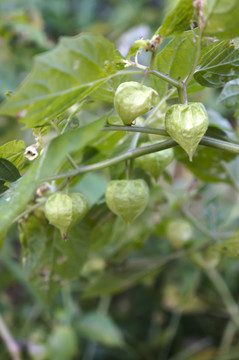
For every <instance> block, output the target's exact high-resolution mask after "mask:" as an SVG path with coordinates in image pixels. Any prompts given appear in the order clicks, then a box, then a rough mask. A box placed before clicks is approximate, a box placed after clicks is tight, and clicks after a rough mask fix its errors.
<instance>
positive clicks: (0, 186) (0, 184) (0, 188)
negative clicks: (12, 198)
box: [0, 180, 8, 194]
mask: <svg viewBox="0 0 239 360" xmlns="http://www.w3.org/2000/svg"><path fill="white" fill-rule="evenodd" d="M4 184H5V181H2V180H0V194H2V193H3V192H4V191H6V190H7V189H8V187H7V186H5V185H4Z"/></svg>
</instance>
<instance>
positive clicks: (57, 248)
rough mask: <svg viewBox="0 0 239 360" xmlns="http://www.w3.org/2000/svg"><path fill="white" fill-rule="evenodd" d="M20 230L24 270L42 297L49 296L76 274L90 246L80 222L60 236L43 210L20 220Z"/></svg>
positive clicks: (84, 228) (75, 276) (85, 231)
mask: <svg viewBox="0 0 239 360" xmlns="http://www.w3.org/2000/svg"><path fill="white" fill-rule="evenodd" d="M37 214H38V216H37ZM39 214H40V215H39ZM19 232H20V241H21V246H22V262H23V266H24V270H25V272H26V274H27V276H28V278H29V280H30V281H31V282H32V284H33V285H34V287H35V288H36V289H37V290H38V292H40V293H41V294H42V296H43V298H46V299H49V298H52V297H53V296H54V295H55V294H56V292H57V291H58V290H59V289H60V288H62V287H63V286H65V285H66V284H67V283H68V281H70V280H74V279H77V278H78V276H79V274H80V271H81V268H82V266H83V264H84V262H85V260H86V259H87V253H88V247H89V242H88V231H87V228H86V227H85V226H84V225H83V224H82V223H81V224H80V225H79V226H75V227H74V228H72V230H70V231H69V233H68V239H67V240H63V239H62V238H61V235H60V232H59V230H57V229H56V228H55V227H53V226H52V225H49V223H48V221H47V220H46V219H45V217H44V213H42V214H41V212H40V213H39V212H38V213H36V214H33V215H31V216H30V217H29V218H28V219H27V220H26V221H23V222H21V224H20V226H19Z"/></svg>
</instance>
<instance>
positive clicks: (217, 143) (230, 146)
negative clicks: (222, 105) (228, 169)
mask: <svg viewBox="0 0 239 360" xmlns="http://www.w3.org/2000/svg"><path fill="white" fill-rule="evenodd" d="M107 130H108V131H128V132H141V133H145V134H155V135H164V136H169V135H168V133H167V131H166V130H163V129H153V128H147V127H140V126H120V125H112V126H111V125H110V126H107V127H106V128H103V129H102V131H107ZM200 145H205V146H208V147H212V148H215V149H219V150H223V151H229V152H231V153H233V154H239V145H238V144H235V143H231V142H228V141H223V140H219V139H215V138H212V137H209V136H203V138H202V140H201V141H200Z"/></svg>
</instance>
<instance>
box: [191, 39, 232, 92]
mask: <svg viewBox="0 0 239 360" xmlns="http://www.w3.org/2000/svg"><path fill="white" fill-rule="evenodd" d="M238 76H239V49H235V48H234V45H233V44H231V43H230V42H229V41H219V42H215V43H214V44H212V45H209V46H208V47H207V48H205V49H204V50H203V52H202V55H201V59H200V63H199V66H198V67H197V69H196V71H195V73H194V78H195V80H196V81H197V82H198V83H199V84H200V85H202V86H207V87H222V86H223V85H224V84H225V83H226V82H228V81H230V80H233V79H235V78H237V77H238Z"/></svg>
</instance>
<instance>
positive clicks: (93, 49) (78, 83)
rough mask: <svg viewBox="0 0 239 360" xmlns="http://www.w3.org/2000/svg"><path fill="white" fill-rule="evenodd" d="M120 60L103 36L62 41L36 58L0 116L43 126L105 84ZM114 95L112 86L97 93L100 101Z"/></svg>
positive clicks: (81, 36) (63, 39)
mask: <svg viewBox="0 0 239 360" xmlns="http://www.w3.org/2000/svg"><path fill="white" fill-rule="evenodd" d="M117 59H118V56H116V52H115V50H114V46H113V44H112V43H110V42H109V41H108V40H106V39H105V38H103V37H98V36H93V35H88V34H83V35H79V36H76V37H72V38H71V37H65V38H62V39H61V40H60V43H59V45H57V46H56V47H55V48H54V49H53V50H51V51H49V52H46V53H44V54H42V55H38V56H37V57H36V59H35V63H34V66H33V69H32V72H31V73H30V75H29V76H28V77H27V78H26V80H25V81H24V82H23V84H22V85H20V87H19V88H18V89H17V90H16V92H15V94H13V96H11V97H10V98H9V99H8V100H6V101H5V102H4V103H3V104H2V106H1V107H0V114H1V115H11V116H17V117H20V118H21V121H22V122H23V123H25V124H26V125H27V127H36V126H39V125H43V124H45V123H46V122H47V121H49V120H50V119H53V118H54V117H56V116H57V115H59V114H61V113H62V112H64V111H65V110H66V109H67V108H69V107H70V106H71V105H72V104H74V103H76V102H77V101H79V100H81V99H83V98H84V97H85V96H88V95H89V94H90V93H92V92H93V91H94V90H96V89H97V88H98V87H99V86H100V85H103V84H104V83H105V82H106V80H107V79H108V77H109V76H110V75H111V74H112V73H115V72H116V71H115V69H114V68H113V67H112V66H110V67H109V62H110V63H113V64H114V62H115V60H117ZM117 61H118V60H117ZM106 62H107V66H106V65H105V63H106ZM113 94H114V89H113V87H112V85H108V84H105V85H104V86H102V87H101V89H100V91H98V92H95V93H94V95H95V96H96V97H97V98H98V99H100V100H109V98H110V99H111V100H113Z"/></svg>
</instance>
